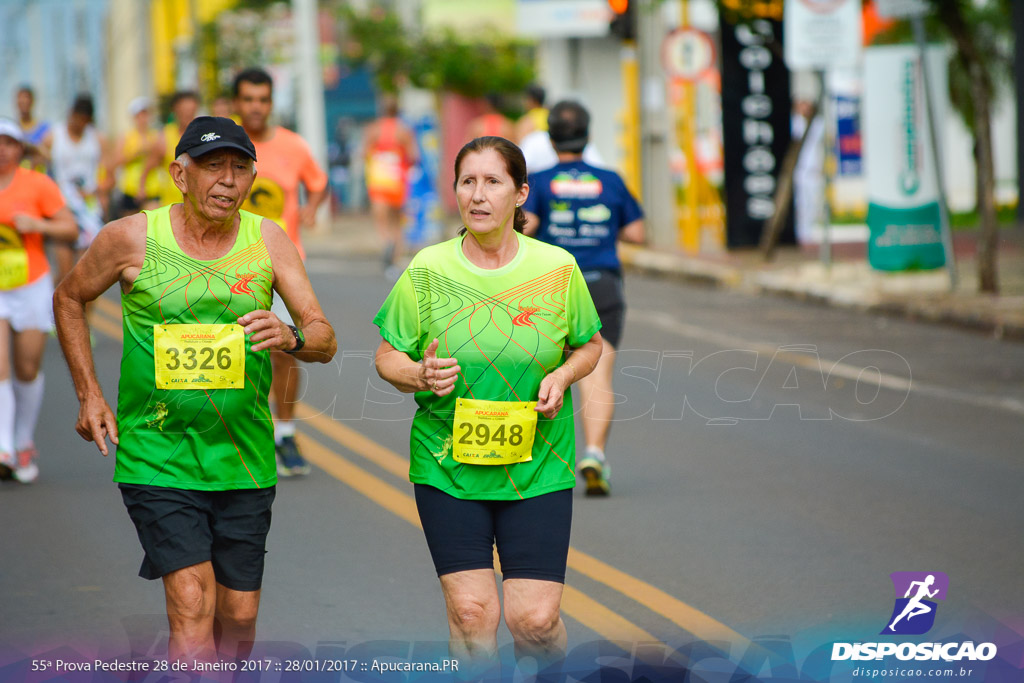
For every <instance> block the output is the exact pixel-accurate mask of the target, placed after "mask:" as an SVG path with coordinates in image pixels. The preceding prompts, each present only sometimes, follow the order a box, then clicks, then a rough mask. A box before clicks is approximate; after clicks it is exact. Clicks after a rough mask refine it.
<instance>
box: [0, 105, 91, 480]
mask: <svg viewBox="0 0 1024 683" xmlns="http://www.w3.org/2000/svg"><path fill="white" fill-rule="evenodd" d="M24 151H25V149H24V133H23V132H22V130H21V128H20V127H19V126H18V124H16V123H15V122H14V121H11V120H9V119H0V243H2V245H3V248H2V249H0V479H10V478H12V477H13V478H14V479H16V480H18V481H20V482H22V483H25V484H28V483H30V482H33V481H35V480H36V478H37V477H38V476H39V466H38V464H37V456H38V452H37V450H36V446H35V429H36V423H37V422H38V420H39V411H40V409H41V408H42V405H43V373H42V371H41V368H42V363H43V352H44V351H45V349H46V340H47V338H48V337H49V332H50V330H52V329H53V307H52V302H51V299H52V296H53V280H52V278H51V277H50V264H49V263H48V262H47V261H46V252H45V250H44V245H43V240H44V239H45V238H47V237H49V238H53V239H58V240H70V241H74V239H75V238H76V237H77V236H78V229H77V228H76V226H75V218H74V216H73V215H72V214H71V211H70V209H68V207H67V206H66V204H65V203H64V198H63V197H62V196H61V193H60V190H59V189H58V187H57V184H56V183H54V182H53V181H52V180H51V179H50V178H48V177H47V176H46V175H44V174H42V173H40V172H38V171H33V170H30V169H27V168H23V167H21V166H20V164H21V160H22V155H23V154H24ZM12 366H13V373H12ZM12 374H13V379H12V377H11V376H12Z"/></svg>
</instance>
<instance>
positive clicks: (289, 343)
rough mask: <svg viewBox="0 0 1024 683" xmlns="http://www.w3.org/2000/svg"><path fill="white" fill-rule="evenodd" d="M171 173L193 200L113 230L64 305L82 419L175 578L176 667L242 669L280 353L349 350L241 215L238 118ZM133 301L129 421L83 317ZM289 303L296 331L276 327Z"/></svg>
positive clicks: (296, 277)
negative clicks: (110, 300)
mask: <svg viewBox="0 0 1024 683" xmlns="http://www.w3.org/2000/svg"><path fill="white" fill-rule="evenodd" d="M175 156H176V158H175V160H174V162H172V163H171V165H170V172H171V177H172V178H173V179H174V184H175V186H176V187H177V188H178V189H179V190H180V191H181V193H182V195H183V198H184V201H183V203H181V204H171V205H168V206H164V207H161V208H159V209H156V210H154V211H144V212H143V213H139V214H135V215H133V216H128V217H125V218H122V219H120V220H117V221H114V222H113V223H110V224H109V225H107V226H106V227H105V228H104V229H103V230H102V231H101V232H100V234H99V235H98V236H97V238H96V240H95V241H94V242H93V244H92V246H91V247H90V248H89V250H88V251H87V252H86V254H85V256H84V257H83V259H82V261H81V262H80V263H79V264H78V265H77V266H76V267H75V269H74V270H73V271H72V272H71V274H70V275H69V276H68V278H67V279H65V280H64V281H63V282H62V283H61V285H60V286H59V287H58V289H57V293H56V295H55V296H54V302H55V312H56V318H57V330H58V334H59V337H60V342H61V346H62V347H63V350H64V355H65V358H66V359H67V362H68V366H69V367H70V369H71V375H72V379H73V380H74V383H75V389H76V391H77V393H78V398H79V401H80V402H81V408H80V410H79V414H78V421H77V423H76V425H75V429H76V430H77V431H78V433H79V434H80V435H81V436H82V437H83V438H85V439H86V440H87V441H94V442H96V445H97V447H98V448H99V450H100V452H101V453H103V455H106V454H107V444H106V442H105V439H106V438H107V437H109V438H110V440H111V441H112V442H113V443H114V444H117V446H118V448H117V462H116V465H115V469H114V481H116V482H118V483H119V487H120V489H121V495H122V497H123V499H124V502H125V506H126V507H127V508H128V514H129V516H130V517H131V518H132V521H133V522H134V523H135V527H136V529H137V531H138V534H139V540H140V541H141V543H142V547H143V549H144V551H145V559H144V560H143V563H142V568H141V570H140V572H139V575H140V576H142V577H143V578H147V579H156V578H161V579H163V585H164V591H165V593H166V601H167V612H168V615H167V616H168V621H169V623H170V641H169V644H168V656H169V658H171V659H175V660H178V661H186V662H191V661H193V660H196V661H203V660H208V661H209V660H213V659H214V658H226V657H233V656H238V657H244V656H246V655H247V654H248V652H249V650H250V649H251V646H252V641H253V639H254V636H255V627H256V615H257V611H258V608H259V601H260V587H261V582H262V578H263V564H264V563H263V558H264V553H265V548H266V536H267V532H268V530H269V528H270V506H271V503H272V501H273V499H274V490H275V489H274V486H275V484H276V483H277V473H276V468H275V463H274V435H273V430H274V428H273V421H272V419H271V416H270V413H269V410H268V405H267V392H268V391H269V389H270V378H271V367H270V354H269V351H271V350H280V351H286V352H288V353H292V354H294V355H295V357H296V358H298V359H299V360H303V361H317V362H327V361H329V360H330V359H331V358H332V357H333V356H334V353H335V351H336V349H337V344H336V342H335V339H334V330H333V329H332V328H331V325H330V324H329V323H328V322H327V320H326V318H325V317H324V314H323V312H322V311H321V309H320V304H319V302H318V301H317V298H316V295H315V294H314V293H313V289H312V286H311V285H310V283H309V280H308V278H307V277H306V273H305V270H304V268H303V266H302V261H301V259H300V258H299V255H298V252H297V251H296V250H295V247H294V246H293V245H292V243H291V241H290V240H289V239H288V236H287V235H286V234H285V233H284V231H283V230H281V229H280V228H279V227H278V226H277V225H276V224H274V223H273V222H272V221H269V220H266V219H263V218H260V217H259V216H256V215H254V214H251V213H248V212H246V211H241V210H240V208H241V206H242V203H243V202H244V201H245V198H246V197H247V196H248V194H249V188H250V187H251V186H252V183H253V179H254V178H255V175H256V167H255V161H256V152H255V149H254V148H253V145H252V142H251V141H250V140H249V137H248V136H247V135H246V134H245V131H244V130H242V128H241V127H240V126H238V125H237V124H235V123H234V122H233V121H231V120H230V119H225V118H216V117H199V118H197V119H195V120H193V121H192V123H191V124H189V126H188V128H186V130H185V133H184V135H183V136H182V138H181V141H180V142H179V143H178V145H177V148H176V150H175ZM115 282H117V283H119V284H120V286H121V308H122V311H123V316H124V330H125V335H124V349H123V355H122V359H121V381H120V386H119V393H118V410H117V417H116V419H115V417H114V415H113V413H112V412H111V410H110V407H109V405H108V404H107V402H106V400H104V398H103V393H102V390H101V388H100V386H99V383H98V382H97V379H96V373H95V370H94V369H93V364H92V354H91V351H90V347H89V330H88V326H87V323H86V318H85V304H86V303H87V302H89V301H92V300H93V299H95V298H96V297H98V296H100V295H101V294H102V293H103V292H104V291H106V290H107V288H109V287H110V286H111V285H113V284H114V283H115ZM273 291H276V292H277V293H278V294H279V295H280V296H281V298H282V299H283V300H284V302H285V305H286V306H287V307H288V309H289V310H290V312H291V314H292V316H293V317H294V319H295V322H296V323H297V326H289V325H285V324H284V323H283V322H281V321H280V320H279V319H278V317H277V316H276V315H274V314H273V313H271V312H270V305H271V298H272V296H273V294H272V292H273Z"/></svg>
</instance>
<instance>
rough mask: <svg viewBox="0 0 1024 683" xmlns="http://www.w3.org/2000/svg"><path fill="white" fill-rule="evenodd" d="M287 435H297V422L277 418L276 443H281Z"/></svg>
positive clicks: (275, 428) (275, 425)
mask: <svg viewBox="0 0 1024 683" xmlns="http://www.w3.org/2000/svg"><path fill="white" fill-rule="evenodd" d="M286 436H295V422H294V421H293V420H275V421H274V443H281V441H282V439H284V437H286Z"/></svg>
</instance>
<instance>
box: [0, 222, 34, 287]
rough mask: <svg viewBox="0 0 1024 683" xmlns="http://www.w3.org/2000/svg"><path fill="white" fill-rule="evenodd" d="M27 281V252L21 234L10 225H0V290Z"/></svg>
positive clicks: (18, 285) (20, 284)
mask: <svg viewBox="0 0 1024 683" xmlns="http://www.w3.org/2000/svg"><path fill="white" fill-rule="evenodd" d="M27 283H28V252H27V251H26V250H25V244H24V243H23V242H22V240H21V235H19V234H18V231H17V230H15V229H14V228H13V227H12V226H10V225H0V290H8V289H15V288H17V287H21V286H22V285H24V284H27Z"/></svg>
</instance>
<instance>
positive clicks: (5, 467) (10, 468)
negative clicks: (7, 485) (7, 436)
mask: <svg viewBox="0 0 1024 683" xmlns="http://www.w3.org/2000/svg"><path fill="white" fill-rule="evenodd" d="M16 467H17V464H16V463H15V462H14V459H13V458H11V454H10V453H0V481H10V480H11V479H14V470H15V468H16Z"/></svg>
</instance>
